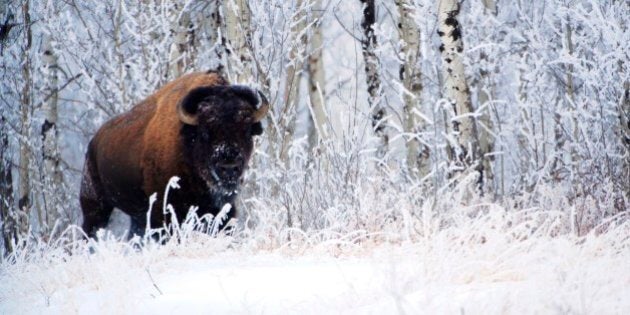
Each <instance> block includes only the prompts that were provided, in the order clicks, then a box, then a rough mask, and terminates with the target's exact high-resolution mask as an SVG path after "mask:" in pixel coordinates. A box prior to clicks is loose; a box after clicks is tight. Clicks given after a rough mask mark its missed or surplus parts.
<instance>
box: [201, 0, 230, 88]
mask: <svg viewBox="0 0 630 315" xmlns="http://www.w3.org/2000/svg"><path fill="white" fill-rule="evenodd" d="M209 5H210V9H209V11H210V18H209V19H203V20H202V22H201V23H204V22H203V21H207V23H206V25H207V29H206V32H207V33H208V35H209V40H210V43H212V45H213V46H214V58H215V62H216V64H215V67H214V68H215V70H216V71H218V72H219V73H221V74H223V75H224V76H225V77H227V74H226V73H225V71H226V69H227V67H226V61H225V56H226V55H227V39H226V38H225V36H226V35H225V25H224V23H223V14H222V13H221V6H222V5H223V0H216V1H211V2H210V4H209Z"/></svg>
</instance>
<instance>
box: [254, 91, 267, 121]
mask: <svg viewBox="0 0 630 315" xmlns="http://www.w3.org/2000/svg"><path fill="white" fill-rule="evenodd" d="M258 96H259V97H260V107H259V108H258V109H256V112H255V113H254V121H255V122H259V121H261V120H262V119H263V118H265V116H266V115H267V112H268V111H269V100H267V97H265V94H263V93H262V92H260V91H258Z"/></svg>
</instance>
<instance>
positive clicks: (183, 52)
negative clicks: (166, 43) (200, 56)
mask: <svg viewBox="0 0 630 315" xmlns="http://www.w3.org/2000/svg"><path fill="white" fill-rule="evenodd" d="M172 15H173V16H172V17H171V18H172V22H171V32H172V34H173V43H172V44H171V51H170V57H169V76H170V78H172V79H174V78H178V77H180V76H181V75H182V74H184V72H185V71H186V67H187V66H188V64H189V63H190V61H189V60H190V57H191V56H190V55H191V54H190V47H191V46H192V45H191V40H192V34H191V32H192V29H193V27H192V25H191V24H192V20H191V17H190V12H189V10H188V9H187V8H184V9H183V10H182V9H179V8H178V7H177V6H176V5H174V7H173V12H172Z"/></svg>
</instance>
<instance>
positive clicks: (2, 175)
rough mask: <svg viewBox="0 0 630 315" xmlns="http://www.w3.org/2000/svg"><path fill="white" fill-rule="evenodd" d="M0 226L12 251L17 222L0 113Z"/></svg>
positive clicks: (8, 159) (10, 171) (5, 124)
mask: <svg viewBox="0 0 630 315" xmlns="http://www.w3.org/2000/svg"><path fill="white" fill-rule="evenodd" d="M0 222H1V223H0V226H2V230H1V232H2V241H3V243H4V249H5V252H6V253H10V252H12V251H13V243H14V242H16V241H17V235H18V231H17V222H16V218H15V213H14V211H13V173H12V170H11V155H10V154H9V135H8V128H7V122H6V118H5V117H4V114H2V115H0Z"/></svg>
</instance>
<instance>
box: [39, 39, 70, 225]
mask: <svg viewBox="0 0 630 315" xmlns="http://www.w3.org/2000/svg"><path fill="white" fill-rule="evenodd" d="M42 48H43V52H42V59H43V63H44V76H45V80H46V81H45V88H44V91H45V92H46V95H45V97H46V99H47V100H46V101H45V102H44V104H43V105H44V115H45V120H44V124H43V125H42V129H41V132H42V134H41V136H42V154H43V161H44V181H45V182H44V184H45V185H44V197H45V204H46V207H45V208H46V209H45V210H46V215H45V216H44V217H45V225H44V229H43V231H42V232H43V233H47V232H50V229H52V228H53V227H54V224H55V221H56V220H57V219H60V220H62V221H63V220H64V219H66V218H64V217H63V215H62V214H63V213H65V211H62V207H63V204H62V196H61V194H62V193H63V192H62V185H63V177H62V173H61V170H60V169H59V161H60V157H59V149H58V141H57V134H58V132H57V117H58V111H57V103H58V100H59V95H58V89H59V78H58V64H57V62H58V58H57V54H56V51H55V47H54V43H53V41H52V39H51V37H50V36H49V35H45V36H44V39H43V47H42ZM41 210H43V209H40V211H41ZM42 223H44V222H42Z"/></svg>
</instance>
